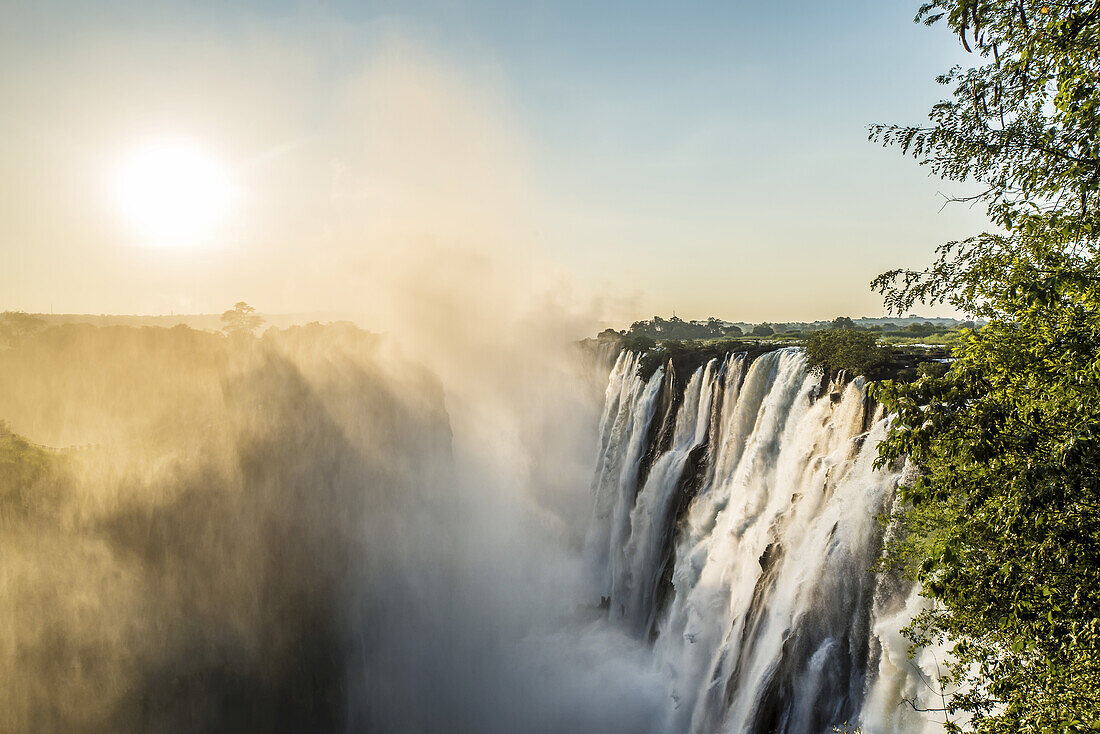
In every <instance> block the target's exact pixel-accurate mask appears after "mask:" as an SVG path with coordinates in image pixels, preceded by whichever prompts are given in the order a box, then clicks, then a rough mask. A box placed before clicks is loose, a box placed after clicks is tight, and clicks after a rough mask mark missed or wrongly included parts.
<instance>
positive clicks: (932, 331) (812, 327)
mask: <svg viewBox="0 0 1100 734" xmlns="http://www.w3.org/2000/svg"><path fill="white" fill-rule="evenodd" d="M975 326H976V324H975V322H973V321H957V320H955V319H923V320H922V319H921V317H917V316H909V317H906V318H899V319H894V320H892V321H884V320H882V319H852V318H850V317H848V316H838V317H836V318H835V319H833V320H832V321H815V322H810V323H806V322H788V323H768V322H765V323H761V324H747V323H735V322H731V321H724V320H722V319H719V318H716V317H714V316H711V317H710V318H708V319H706V320H692V321H685V320H683V319H681V318H678V317H676V316H672V317H671V318H668V319H665V318H662V317H660V316H654V317H653V318H652V319H648V320H645V321H635V322H634V323H633V324H631V325H630V328H629V329H624V330H622V331H614V330H613V329H608V330H607V331H605V332H604V334H605V335H607V336H610V335H612V334H618V335H620V336H622V337H623V338H624V340H625V341H624V345H625V346H627V347H628V348H632V349H645V348H647V347H649V346H653V345H655V344H656V343H658V342H665V341H689V340H709V339H731V338H732V339H736V338H738V337H742V336H752V337H755V338H763V339H768V338H779V339H796V340H801V339H805V338H807V337H808V336H809V335H810V334H812V333H814V332H817V331H823V330H837V329H844V330H854V331H867V332H870V333H873V334H874V335H875V336H881V337H897V338H913V337H927V336H934V335H937V334H946V333H948V332H951V331H957V330H959V329H973V328H974V327H975Z"/></svg>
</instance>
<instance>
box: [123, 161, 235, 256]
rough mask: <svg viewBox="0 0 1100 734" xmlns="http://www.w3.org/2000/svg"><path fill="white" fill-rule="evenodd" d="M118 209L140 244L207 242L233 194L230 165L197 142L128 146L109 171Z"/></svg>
mask: <svg viewBox="0 0 1100 734" xmlns="http://www.w3.org/2000/svg"><path fill="white" fill-rule="evenodd" d="M111 194H112V198H113V200H114V204H115V206H116V208H117V209H118V212H119V214H120V215H121V216H122V218H123V219H124V220H125V222H126V224H127V225H128V226H129V227H130V228H131V229H132V230H133V232H134V234H135V235H136V236H137V237H138V238H139V240H140V241H141V242H142V243H143V244H147V245H152V246H165V247H180V246H192V245H202V244H209V243H210V242H211V240H212V239H213V238H214V237H215V236H216V235H217V233H218V230H219V227H220V226H221V225H222V224H223V223H224V221H225V218H226V216H227V215H228V214H229V212H230V209H231V208H232V205H233V202H234V200H235V199H236V198H237V191H236V187H235V186H234V185H233V182H232V180H231V178H230V175H229V171H228V169H227V168H226V167H225V166H224V165H223V164H222V162H221V161H219V160H218V159H217V157H215V156H214V155H212V154H211V153H209V152H208V151H207V150H205V149H203V148H202V147H201V146H200V145H197V144H195V143H192V142H190V141H186V140H151V141H146V142H144V143H141V144H139V145H136V146H134V147H133V148H131V149H130V150H128V151H127V152H126V153H125V154H124V155H123V157H122V158H121V160H120V161H119V163H118V165H117V166H116V167H115V169H114V171H113V177H112V181H111Z"/></svg>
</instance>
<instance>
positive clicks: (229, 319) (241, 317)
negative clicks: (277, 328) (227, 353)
mask: <svg viewBox="0 0 1100 734" xmlns="http://www.w3.org/2000/svg"><path fill="white" fill-rule="evenodd" d="M263 323H264V318H263V317H262V316H260V315H259V314H258V313H256V309H254V308H253V307H252V306H249V305H248V304H247V303H245V302H244V301H237V303H235V304H234V305H233V308H231V309H229V310H228V311H226V312H225V313H223V314H222V331H224V332H225V333H226V334H228V335H229V336H252V335H253V333H254V332H255V331H256V329H258V328H260V327H261V326H263Z"/></svg>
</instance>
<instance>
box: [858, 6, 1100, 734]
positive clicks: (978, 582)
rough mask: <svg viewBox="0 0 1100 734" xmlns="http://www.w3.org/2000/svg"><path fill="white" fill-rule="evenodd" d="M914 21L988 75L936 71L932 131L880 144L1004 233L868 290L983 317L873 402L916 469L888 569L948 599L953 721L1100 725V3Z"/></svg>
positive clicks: (1015, 728) (970, 242)
mask: <svg viewBox="0 0 1100 734" xmlns="http://www.w3.org/2000/svg"><path fill="white" fill-rule="evenodd" d="M917 19H918V20H919V21H921V22H924V23H926V24H928V25H932V24H935V23H937V22H942V23H946V24H947V25H948V27H949V28H950V29H951V31H952V32H953V33H954V34H956V35H957V36H958V37H959V38H960V39H961V41H962V44H963V45H964V46H965V47H966V48H967V50H969V51H971V52H972V53H974V54H975V57H974V58H975V60H976V62H977V65H976V66H975V67H974V68H970V69H966V70H963V69H961V68H958V67H956V68H954V69H951V70H950V71H949V72H947V73H946V74H945V75H943V76H942V77H940V79H939V80H940V81H941V82H942V83H943V84H945V85H947V86H949V87H950V88H951V90H952V96H951V99H949V100H946V101H943V102H941V103H939V104H937V105H936V106H935V107H933V109H932V112H931V114H930V123H931V124H930V125H927V126H918V127H898V126H875V127H873V128H872V129H871V137H872V139H875V140H878V141H880V142H882V143H884V144H890V145H897V146H899V147H900V148H901V149H902V151H903V152H906V153H908V154H911V155H913V156H914V157H915V158H916V159H917V160H918V161H919V162H920V163H921V164H923V165H926V166H928V167H929V168H930V169H931V171H932V172H934V173H935V174H937V175H939V176H941V177H943V178H946V179H949V180H954V181H970V182H976V183H977V184H979V186H980V190H979V192H978V193H977V194H975V195H974V196H972V197H969V198H970V199H971V200H973V201H977V202H981V203H983V204H984V205H985V207H986V210H987V212H988V214H989V217H990V219H991V221H992V223H993V224H994V225H996V229H997V231H995V232H990V233H984V234H980V235H977V236H974V237H970V238H968V239H964V240H960V241H956V242H949V243H947V244H945V245H943V246H942V247H941V248H940V250H939V257H938V259H937V260H936V262H935V263H933V265H932V266H931V267H929V268H928V269H926V270H923V271H903V270H897V271H892V272H889V273H885V274H883V275H882V276H880V277H879V278H877V279H876V280H875V281H874V283H873V285H874V287H875V288H877V289H878V290H879V291H880V292H882V293H883V294H884V296H885V299H886V304H887V306H888V307H889V308H891V309H892V310H893V311H895V312H897V313H899V314H901V313H904V312H905V311H907V310H909V309H910V308H911V307H912V306H913V305H914V304H915V303H918V302H923V303H945V302H946V303H949V304H951V305H952V306H954V307H955V308H956V309H958V310H960V311H962V312H964V313H967V314H969V315H971V316H981V317H984V318H985V319H987V320H988V322H989V323H988V324H986V325H985V326H983V327H982V328H981V329H979V330H977V331H974V332H969V333H968V334H967V336H965V337H964V339H963V341H962V343H961V345H960V346H959V347H957V348H956V350H955V357H956V360H955V361H954V362H953V363H952V364H951V366H950V368H949V369H948V370H947V371H946V373H945V374H943V375H942V376H937V375H936V374H935V373H934V372H932V373H929V374H926V375H925V376H923V377H922V378H920V379H919V380H917V381H916V382H914V383H911V384H908V385H899V384H892V383H884V384H883V385H882V386H881V387H880V388H879V389H878V390H877V391H876V396H877V397H878V398H879V399H880V400H882V401H883V402H884V403H885V405H886V406H887V407H888V408H889V409H890V410H892V411H893V412H894V413H895V415H896V422H895V424H894V428H893V429H892V431H891V433H890V435H889V437H888V439H887V440H886V441H885V442H884V443H883V444H882V446H881V457H882V460H883V461H895V460H899V459H900V458H902V457H908V459H909V460H910V461H912V462H913V464H914V465H915V466H916V467H917V468H918V469H919V475H918V477H917V478H916V480H915V481H914V482H913V483H912V484H910V485H906V486H903V487H901V488H900V491H901V497H902V499H903V500H904V503H905V504H904V506H903V509H902V510H901V511H900V513H899V514H898V516H897V517H896V518H895V519H896V520H897V522H898V523H899V524H900V526H901V527H902V528H903V529H904V531H905V532H904V533H902V535H901V538H902V539H901V540H899V541H898V542H897V543H894V544H892V545H891V546H890V547H889V548H887V553H886V562H887V563H888V564H890V565H893V566H895V567H896V568H898V569H901V570H905V571H907V572H909V573H911V574H912V575H913V577H914V578H916V579H918V580H919V581H920V582H921V584H922V588H923V591H924V593H925V594H926V595H927V596H929V597H931V598H932V599H933V600H934V602H935V604H934V606H933V607H932V608H931V609H930V610H929V611H927V612H925V613H923V614H922V615H920V616H919V617H918V618H917V619H916V620H915V622H914V624H913V626H912V627H911V628H910V630H909V632H910V634H911V635H912V638H913V639H914V641H915V642H918V643H925V642H929V641H947V642H948V643H950V644H951V645H952V657H953V659H954V663H953V664H952V665H951V666H950V670H949V673H948V677H947V681H946V682H947V684H948V685H949V686H951V687H952V688H954V689H955V690H956V692H955V693H954V694H953V695H952V696H951V697H950V698H949V699H948V703H947V708H948V709H949V711H948V713H954V712H967V713H968V714H970V716H971V723H970V725H969V726H970V728H972V729H973V730H975V731H978V732H990V733H993V732H996V733H997V734H1001V733H1002V732H1003V733H1004V734H1008V732H1078V731H1095V730H1096V729H1098V728H1100V698H1098V697H1097V696H1096V691H1097V689H1098V686H1100V275H1098V273H1100V269H1098V264H1100V263H1098V262H1097V254H1098V249H1100V248H1098V236H1100V95H1098V87H1100V2H1097V0H1091V1H1081V0H1058V1H1057V2H1056V1H1054V0H1012V2H990V1H989V0H937V1H936V2H930V3H926V4H925V5H923V6H922V7H921V9H920V11H919V13H918V16H917ZM955 686H957V688H955ZM951 726H953V725H949V726H948V728H949V729H950V728H951Z"/></svg>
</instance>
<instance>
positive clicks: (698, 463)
mask: <svg viewBox="0 0 1100 734" xmlns="http://www.w3.org/2000/svg"><path fill="white" fill-rule="evenodd" d="M638 367H639V357H638V356H637V355H635V354H633V353H631V352H628V351H624V352H622V353H621V354H620V355H619V357H618V360H617V361H616V362H615V365H614V367H613V369H612V370H611V374H610V377H609V379H608V386H607V392H606V395H605V405H604V414H603V419H602V422H601V427H600V446H599V460H598V462H597V469H596V473H595V478H594V482H593V492H594V496H595V511H594V515H593V520H592V526H591V528H590V530H589V534H588V543H587V551H588V558H589V562H590V564H591V566H592V569H593V574H594V577H595V578H596V579H597V585H598V590H599V594H600V597H601V604H602V606H605V607H606V608H607V610H608V615H609V617H610V618H611V620H612V621H613V623H616V624H619V625H621V626H622V627H623V628H624V629H626V630H627V631H629V632H630V633H632V634H634V635H635V636H637V637H640V638H642V639H643V640H646V641H651V643H652V647H651V649H652V655H653V660H654V664H655V665H657V666H658V667H659V668H660V670H661V671H662V673H663V674H664V675H665V678H666V680H667V681H668V686H669V696H670V697H671V699H672V701H673V706H672V707H671V708H672V714H671V715H670V717H671V718H670V720H669V722H668V725H667V729H668V731H670V732H676V733H680V732H684V733H685V734H686V733H689V732H690V733H691V734H713V733H714V732H729V733H731V734H757V733H761V734H763V733H764V732H769V733H770V732H779V733H785V734H818V733H820V732H831V731H832V729H833V727H834V726H837V725H840V724H844V723H852V724H854V723H856V722H858V723H860V724H861V725H862V726H863V728H864V731H865V732H866V734H897V733H900V732H917V731H920V730H921V729H922V727H924V726H925V725H926V724H927V723H928V722H927V721H926V720H925V719H924V718H922V715H921V714H919V713H917V712H916V711H914V710H913V707H912V706H905V705H902V698H903V697H905V698H909V699H910V700H913V701H918V700H924V699H923V698H922V696H926V693H922V691H920V690H918V689H920V688H921V684H922V683H927V682H928V680H929V679H931V678H932V677H933V675H934V673H932V672H931V671H930V670H928V666H927V662H928V661H927V660H925V661H924V665H925V669H924V670H920V669H919V668H920V664H921V663H920V660H918V661H916V662H915V661H911V660H909V659H908V657H907V655H906V651H905V644H904V638H903V637H902V635H901V634H900V632H899V631H898V630H900V628H901V627H902V626H904V624H905V623H906V622H907V621H908V619H911V617H912V615H913V613H915V611H916V607H917V606H919V604H920V598H919V596H918V595H917V594H916V593H915V592H914V591H913V590H912V589H910V588H909V587H908V586H906V585H904V584H899V583H898V582H896V581H894V580H891V579H887V578H883V577H882V575H881V574H877V573H875V572H873V571H872V569H873V567H874V566H875V563H876V560H877V558H878V554H879V552H880V548H881V541H882V534H883V526H882V522H881V520H880V519H879V518H880V517H882V516H883V515H884V514H885V513H886V511H887V509H888V508H889V507H890V504H891V503H892V502H893V500H894V493H895V488H896V487H897V484H898V480H899V475H900V471H899V470H897V469H891V468H883V469H875V468H874V462H875V459H876V457H877V447H878V444H879V442H880V441H881V440H882V439H883V438H884V437H885V435H886V431H887V428H888V421H889V418H888V417H887V416H885V415H883V412H882V410H881V408H879V407H877V406H875V405H874V404H872V403H871V402H870V401H868V400H867V398H866V391H865V386H864V384H863V381H862V379H860V378H857V379H855V380H851V381H849V382H847V383H846V384H843V383H838V382H834V383H831V384H828V385H823V384H822V379H821V375H820V374H817V373H814V372H812V371H809V370H808V369H807V367H806V360H805V356H804V355H803V353H802V351H801V350H800V349H797V348H786V349H777V350H775V351H772V352H768V353H765V354H763V355H761V356H759V357H757V358H756V359H755V360H751V361H750V360H749V359H748V357H747V356H746V355H744V354H740V355H737V354H735V355H727V356H726V357H725V358H724V359H721V360H719V359H712V360H711V361H709V362H708V363H706V364H703V365H699V366H697V367H696V368H695V369H694V370H693V371H692V372H691V377H690V378H689V379H688V380H687V382H686V384H683V385H681V384H679V382H678V379H677V375H676V367H675V365H674V364H673V363H672V362H669V363H668V364H666V365H664V366H663V367H661V368H659V369H658V370H657V371H655V372H654V373H653V375H652V376H651V377H650V378H649V379H646V380H643V379H642V378H641V377H640V376H639V374H638V372H639V369H638ZM922 677H924V680H923V681H922V680H921V678H922ZM925 687H926V688H934V686H925Z"/></svg>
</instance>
